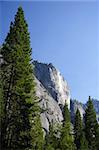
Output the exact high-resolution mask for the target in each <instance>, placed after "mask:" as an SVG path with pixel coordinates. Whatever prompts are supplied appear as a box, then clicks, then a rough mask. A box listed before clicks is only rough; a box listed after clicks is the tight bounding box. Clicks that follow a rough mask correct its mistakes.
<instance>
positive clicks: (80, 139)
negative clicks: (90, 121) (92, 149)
mask: <svg viewBox="0 0 99 150" xmlns="http://www.w3.org/2000/svg"><path fill="white" fill-rule="evenodd" d="M74 142H75V144H76V147H77V150H88V146H87V141H86V138H85V135H84V131H83V122H82V120H81V115H80V112H79V110H78V109H77V111H76V115H75V124H74Z"/></svg>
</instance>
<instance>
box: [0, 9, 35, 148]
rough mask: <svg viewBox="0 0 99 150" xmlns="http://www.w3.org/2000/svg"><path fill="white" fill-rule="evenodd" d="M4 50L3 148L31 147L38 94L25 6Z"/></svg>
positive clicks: (18, 12) (6, 41) (16, 19)
mask: <svg viewBox="0 0 99 150" xmlns="http://www.w3.org/2000/svg"><path fill="white" fill-rule="evenodd" d="M1 54H2V56H3V59H4V61H5V64H3V65H2V66H1V70H2V72H3V76H2V80H3V103H4V113H5V116H4V122H2V133H1V136H2V142H1V145H2V150H8V149H9V150H19V149H20V150H22V149H24V150H25V149H26V150H28V149H29V150H30V148H32V136H31V128H32V123H33V114H32V113H33V111H35V109H36V108H34V106H36V105H34V103H35V100H36V97H35V84H34V81H33V80H34V79H33V68H32V65H31V48H30V36H29V33H28V25H27V23H26V21H25V18H24V12H23V10H22V8H21V7H19V8H18V11H17V14H16V15H15V21H14V23H11V25H10V31H9V33H8V35H7V37H6V39H5V42H4V44H3V47H2V49H1ZM36 107H37V106H36ZM36 111H37V110H36ZM33 134H35V132H34V133H33Z"/></svg>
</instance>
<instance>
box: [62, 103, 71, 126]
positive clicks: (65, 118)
mask: <svg viewBox="0 0 99 150" xmlns="http://www.w3.org/2000/svg"><path fill="white" fill-rule="evenodd" d="M67 122H70V112H69V110H68V106H67V104H66V103H65V105H64V107H63V125H64V124H65V123H67Z"/></svg>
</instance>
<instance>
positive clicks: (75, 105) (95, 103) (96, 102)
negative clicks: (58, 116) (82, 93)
mask: <svg viewBox="0 0 99 150" xmlns="http://www.w3.org/2000/svg"><path fill="white" fill-rule="evenodd" d="M92 102H93V106H94V109H95V111H96V118H97V121H98V122H99V100H96V99H92ZM86 107H87V103H86V104H83V103H81V102H78V101H77V100H70V112H71V121H72V123H74V117H75V113H76V110H77V108H78V109H79V111H80V114H81V117H82V118H83V117H84V114H85V109H86Z"/></svg>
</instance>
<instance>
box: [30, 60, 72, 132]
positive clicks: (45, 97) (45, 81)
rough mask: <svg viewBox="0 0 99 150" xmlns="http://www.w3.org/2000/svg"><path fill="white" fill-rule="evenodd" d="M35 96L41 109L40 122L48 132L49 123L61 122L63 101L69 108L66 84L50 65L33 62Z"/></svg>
mask: <svg viewBox="0 0 99 150" xmlns="http://www.w3.org/2000/svg"><path fill="white" fill-rule="evenodd" d="M33 64H34V74H35V82H36V94H37V96H38V98H39V105H40V107H41V108H42V113H41V122H42V126H43V128H44V130H45V131H48V130H49V122H51V121H52V120H53V122H57V123H61V121H62V120H63V116H62V110H61V107H63V106H64V104H65V101H66V103H67V104H68V107H69V108H70V90H69V87H68V84H67V82H66V81H65V80H64V78H63V77H62V75H61V74H60V72H59V71H58V70H57V69H56V68H55V67H54V66H53V65H52V64H43V63H39V62H37V61H34V63H33Z"/></svg>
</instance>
